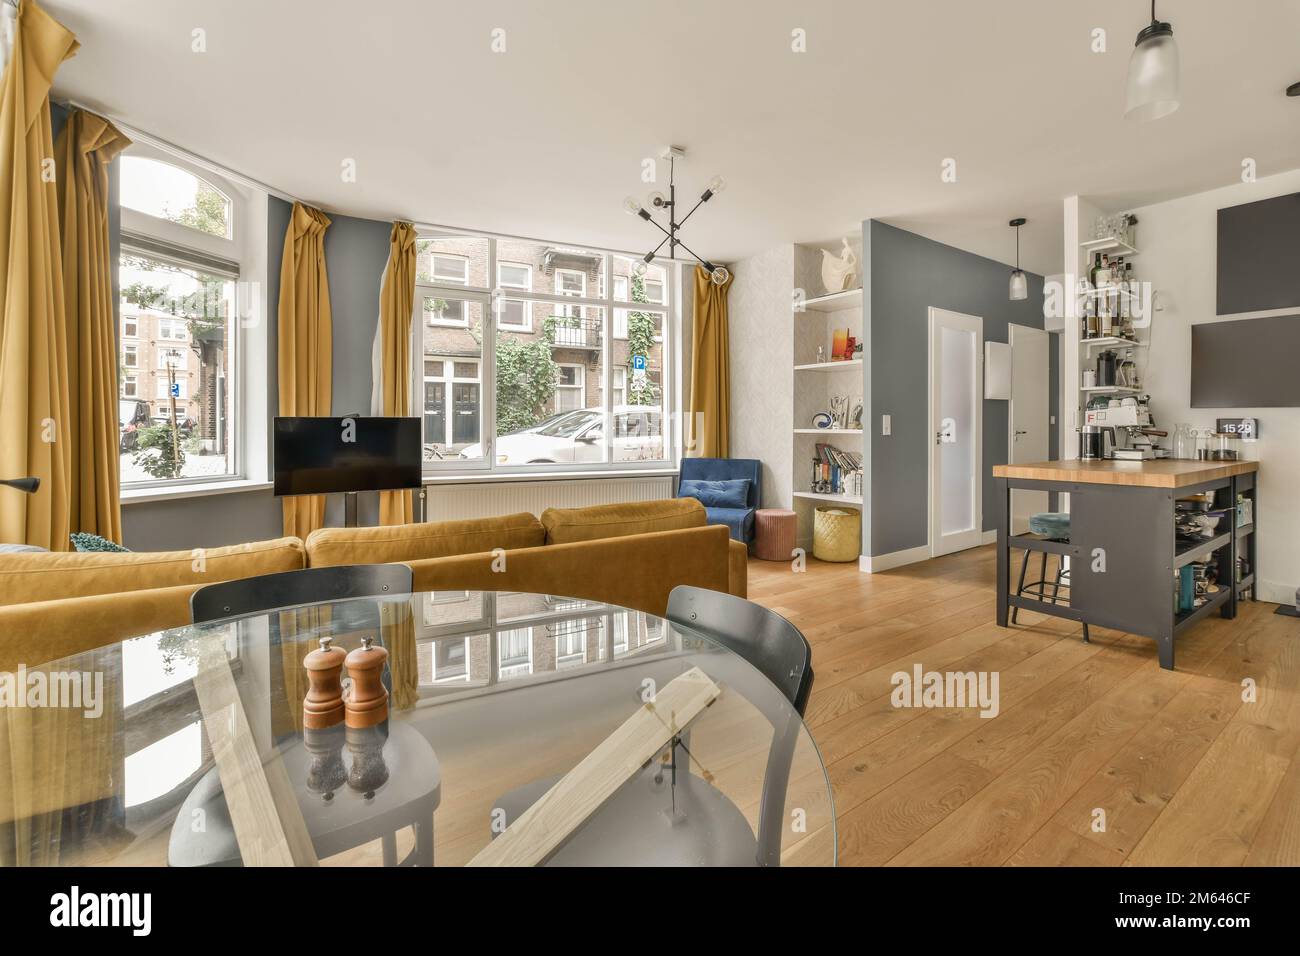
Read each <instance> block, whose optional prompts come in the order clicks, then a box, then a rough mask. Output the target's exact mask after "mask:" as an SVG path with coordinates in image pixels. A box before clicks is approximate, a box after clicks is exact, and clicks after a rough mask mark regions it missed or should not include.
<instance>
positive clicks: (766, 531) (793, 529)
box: [754, 508, 799, 561]
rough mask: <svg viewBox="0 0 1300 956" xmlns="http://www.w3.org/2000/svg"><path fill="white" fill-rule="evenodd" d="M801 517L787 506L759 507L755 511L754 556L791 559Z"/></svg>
mask: <svg viewBox="0 0 1300 956" xmlns="http://www.w3.org/2000/svg"><path fill="white" fill-rule="evenodd" d="M798 527H799V519H798V518H797V517H796V516H795V513H794V512H793V511H790V510H788V509H786V508H759V509H758V510H757V511H756V512H754V531H755V541H754V557H756V558H762V559H763V560H764V561H789V560H790V559H791V558H792V557H793V556H794V555H793V552H794V542H795V537H796V534H797V532H798Z"/></svg>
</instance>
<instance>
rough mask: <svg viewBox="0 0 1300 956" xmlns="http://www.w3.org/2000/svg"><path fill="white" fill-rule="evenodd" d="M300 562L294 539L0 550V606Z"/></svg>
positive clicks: (197, 580) (265, 570) (227, 576)
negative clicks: (164, 547) (131, 548)
mask: <svg viewBox="0 0 1300 956" xmlns="http://www.w3.org/2000/svg"><path fill="white" fill-rule="evenodd" d="M303 567H306V555H305V553H304V551H303V545H302V541H301V540H300V539H298V538H275V539H273V540H271V541H254V542H250V543H249V544H235V545H229V546H227V547H223V548H195V549H194V550H192V551H136V552H130V553H126V554H106V553H101V554H96V553H81V552H77V551H49V552H45V553H43V554H0V605H6V604H23V603H26V602H28V601H54V600H58V599H60V598H74V597H86V596H88V595H94V594H112V593H115V592H118V591H142V590H145V589H148V588H170V587H176V586H178V585H183V584H213V583H215V582H217V581H231V580H234V579H235V578H249V577H253V576H254V575H258V574H275V573H277V572H279V571H297V570H300V569H301V568H303Z"/></svg>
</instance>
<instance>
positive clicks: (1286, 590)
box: [1255, 581, 1295, 607]
mask: <svg viewBox="0 0 1300 956" xmlns="http://www.w3.org/2000/svg"><path fill="white" fill-rule="evenodd" d="M1255 591H1256V594H1255V596H1256V597H1257V598H1258V599H1259V600H1261V601H1269V602H1271V603H1273V604H1285V605H1287V606H1288V607H1295V587H1294V586H1293V585H1290V584H1282V583H1281V582H1280V581H1256V582H1255Z"/></svg>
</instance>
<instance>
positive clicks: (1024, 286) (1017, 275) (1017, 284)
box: [1010, 219, 1029, 302]
mask: <svg viewBox="0 0 1300 956" xmlns="http://www.w3.org/2000/svg"><path fill="white" fill-rule="evenodd" d="M1024 224H1025V220H1023V219H1012V220H1011V222H1010V226H1011V227H1012V228H1013V229H1015V230H1016V271H1015V272H1013V273H1011V301H1012V302H1019V301H1021V300H1022V299H1027V298H1029V279H1028V278H1026V276H1025V273H1024V271H1023V270H1022V269H1021V268H1020V227H1021V226H1023V225H1024Z"/></svg>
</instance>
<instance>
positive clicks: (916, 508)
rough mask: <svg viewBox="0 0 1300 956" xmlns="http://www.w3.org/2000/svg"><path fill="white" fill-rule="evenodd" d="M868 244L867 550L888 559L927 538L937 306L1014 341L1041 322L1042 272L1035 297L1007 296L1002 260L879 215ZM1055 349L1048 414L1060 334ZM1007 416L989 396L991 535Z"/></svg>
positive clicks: (866, 234) (1034, 284)
mask: <svg viewBox="0 0 1300 956" xmlns="http://www.w3.org/2000/svg"><path fill="white" fill-rule="evenodd" d="M1008 232H1009V230H1008ZM1010 241H1011V237H1010V236H1009V235H1008V242H1010ZM863 249H864V250H866V256H867V257H868V259H867V261H868V263H869V267H870V268H869V270H868V272H867V275H866V278H865V281H864V287H866V289H867V291H866V292H864V302H863V323H864V333H863V334H864V335H866V336H867V337H868V338H869V340H870V345H869V347H868V348H867V352H868V356H869V361H868V362H867V363H865V369H864V377H865V379H866V381H865V383H864V392H863V394H865V395H870V396H871V401H870V404H869V413H870V417H869V418H868V419H867V423H866V427H868V428H870V430H871V445H870V452H869V456H870V475H871V480H870V481H869V482H868V486H867V494H868V495H869V497H870V503H869V504H868V506H867V507H868V521H869V524H870V527H871V533H870V544H869V547H870V551H869V552H866V553H869V554H872V555H883V554H891V553H893V552H895V551H905V550H908V549H910V548H918V547H923V546H925V545H926V544H927V543H928V534H929V514H928V511H929V489H928V473H929V444H928V443H929V441H930V428H929V401H930V396H929V369H928V367H927V362H928V356H929V327H928V323H929V315H928V310H929V308H930V307H931V306H933V307H936V308H941V309H949V310H951V311H954V312H965V313H967V314H969V315H978V316H980V317H982V318H983V320H984V341H986V342H1006V341H1007V326H1008V325H1009V324H1011V323H1014V324H1016V325H1028V326H1032V327H1034V328H1039V329H1041V328H1042V327H1043V309H1042V303H1043V277H1042V276H1040V275H1035V274H1033V273H1029V298H1028V299H1025V300H1024V301H1023V302H1012V301H1010V300H1009V299H1008V298H1007V283H1008V280H1009V277H1010V271H1011V270H1010V269H1009V268H1008V267H1007V266H1006V265H1004V264H1003V263H1001V262H996V261H994V260H992V259H985V258H984V257H983V256H977V255H974V254H972V253H969V252H964V251H962V250H960V249H955V248H953V247H951V246H946V245H943V244H942V243H939V242H935V241H933V240H931V239H926V238H924V237H922V236H918V235H916V234H915V233H911V232H907V231H905V230H903V229H898V228H896V227H894V226H889V225H886V224H885V223H882V222H878V221H876V220H868V221H866V222H864V223H863ZM868 330H869V331H868ZM1049 353H1050V356H1051V369H1050V379H1049V384H1048V391H1049V402H1050V414H1051V415H1057V414H1059V410H1058V408H1057V405H1058V394H1059V388H1058V386H1057V376H1058V368H1057V365H1058V361H1057V355H1058V349H1057V348H1056V343H1055V340H1053V342H1052V345H1051V347H1050V348H1049ZM1007 412H1008V403H1007V402H1005V401H993V400H986V401H985V402H984V426H983V427H984V448H983V457H984V460H983V463H982V466H981V467H982V469H983V472H984V474H983V492H984V522H983V525H984V530H986V531H987V530H990V529H992V528H994V527H995V525H996V511H995V508H994V506H995V503H996V498H995V493H994V484H993V479H992V477H991V474H992V468H993V466H994V465H997V464H1003V463H1005V462H1006V460H1007ZM884 414H888V415H891V416H893V429H892V431H893V434H892V435H891V436H890V437H884V436H882V435H881V434H880V430H881V429H880V416H881V415H884ZM1049 434H1050V436H1051V437H1050V439H1049V440H1050V448H1049V450H1050V457H1052V458H1056V457H1058V449H1057V430H1056V429H1055V428H1052V429H1049ZM865 550H866V549H865V548H864V551H865Z"/></svg>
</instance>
